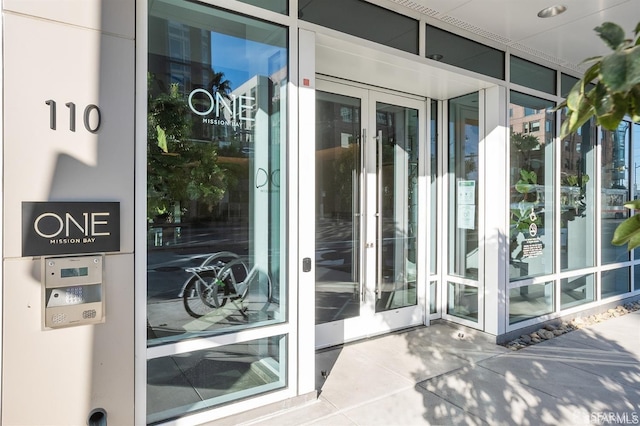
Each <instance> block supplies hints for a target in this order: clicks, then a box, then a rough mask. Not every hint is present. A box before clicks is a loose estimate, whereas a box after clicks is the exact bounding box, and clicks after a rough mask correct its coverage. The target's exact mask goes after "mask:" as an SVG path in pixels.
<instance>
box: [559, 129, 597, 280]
mask: <svg viewBox="0 0 640 426" xmlns="http://www.w3.org/2000/svg"><path fill="white" fill-rule="evenodd" d="M563 120H564V117H563ZM595 141H596V127H595V124H594V122H593V121H590V122H588V123H586V124H585V125H584V126H582V127H581V128H579V129H578V131H577V132H576V133H574V134H572V135H570V136H568V137H567V138H565V139H564V140H562V141H561V144H562V145H561V149H560V208H561V213H560V258H561V269H562V271H567V270H575V269H580V268H585V267H589V266H593V265H594V264H595V234H596V232H595V229H596V228H595V223H596V208H595V204H596V203H595V201H596V200H595V182H596V179H595V169H596V166H595V150H594V147H595Z"/></svg>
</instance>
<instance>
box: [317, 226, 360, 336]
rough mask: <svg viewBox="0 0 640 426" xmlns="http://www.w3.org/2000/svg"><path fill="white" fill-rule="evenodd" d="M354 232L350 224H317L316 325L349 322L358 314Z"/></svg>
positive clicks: (358, 302)
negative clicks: (349, 319) (341, 321)
mask: <svg viewBox="0 0 640 426" xmlns="http://www.w3.org/2000/svg"><path fill="white" fill-rule="evenodd" d="M353 231H354V230H353V224H352V222H350V221H346V220H341V219H335V220H330V219H320V220H318V222H317V228H316V323H317V324H322V323H325V322H330V321H338V320H343V319H346V318H352V317H354V316H358V315H359V314H360V301H359V293H360V290H359V284H358V271H357V265H358V259H357V244H358V243H357V242H355V241H354V239H355V238H354V232H353ZM354 257H356V259H354ZM354 261H355V265H354Z"/></svg>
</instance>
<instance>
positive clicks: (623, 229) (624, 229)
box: [611, 215, 640, 250]
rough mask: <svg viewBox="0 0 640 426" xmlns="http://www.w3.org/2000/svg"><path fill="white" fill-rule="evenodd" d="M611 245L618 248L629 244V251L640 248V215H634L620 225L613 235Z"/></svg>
mask: <svg viewBox="0 0 640 426" xmlns="http://www.w3.org/2000/svg"><path fill="white" fill-rule="evenodd" d="M611 244H614V245H616V246H621V245H624V244H627V248H628V249H629V250H633V249H634V248H636V247H638V246H640V215H633V216H631V217H630V218H628V219H626V220H624V221H623V222H622V223H621V224H620V225H618V227H617V228H616V230H615V232H614V233H613V239H612V240H611Z"/></svg>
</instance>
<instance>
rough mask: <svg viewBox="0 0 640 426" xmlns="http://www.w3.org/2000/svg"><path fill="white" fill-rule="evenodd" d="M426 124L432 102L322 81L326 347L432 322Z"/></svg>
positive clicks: (320, 334) (319, 222)
mask: <svg viewBox="0 0 640 426" xmlns="http://www.w3.org/2000/svg"><path fill="white" fill-rule="evenodd" d="M424 122H425V102H424V100H419V99H412V98H407V97H402V96H397V95H392V94H388V93H381V92H377V91H373V90H367V89H364V88H361V87H353V86H349V85H344V84H339V83H335V82H329V81H322V80H318V85H317V90H316V158H315V161H316V188H315V195H316V222H315V225H316V227H315V246H316V251H315V274H316V283H315V285H316V346H317V347H326V346H331V345H335V344H340V343H343V342H347V341H350V340H355V339H359V338H363V337H368V336H372V335H376V334H381V333H384V332H387V331H391V330H394V329H399V328H403V327H408V326H412V325H417V324H423V323H424V315H425V309H424V296H423V295H424V294H425V291H424V283H423V281H424V278H423V277H424V275H425V274H424V273H422V272H421V271H420V273H419V271H418V269H419V268H418V265H419V262H418V260H419V256H420V255H422V256H424V253H425V251H424V250H422V249H421V247H422V246H424V239H423V238H421V237H420V234H419V232H418V231H419V229H420V230H421V229H422V228H424V225H423V224H422V223H420V222H421V220H422V219H421V216H425V215H424V214H423V215H421V214H419V206H420V202H419V201H420V199H421V198H422V197H423V195H422V193H423V192H425V191H424V190H422V188H423V187H424V186H425V183H424V182H425V181H424V178H423V176H425V171H424V166H423V165H422V164H421V161H422V158H424V154H423V151H424V147H425V144H424V140H425V125H424V124H423V123H424ZM423 205H425V204H423ZM423 264H424V262H421V263H420V265H423ZM420 268H422V266H420Z"/></svg>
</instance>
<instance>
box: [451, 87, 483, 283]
mask: <svg viewBox="0 0 640 426" xmlns="http://www.w3.org/2000/svg"><path fill="white" fill-rule="evenodd" d="M479 130H480V129H479V116H478V93H472V94H470V95H465V96H462V97H459V98H456V99H452V100H450V101H449V152H448V155H449V211H450V212H452V213H451V214H450V215H449V217H450V219H449V238H448V241H449V274H451V275H456V276H459V277H463V278H468V279H472V280H477V279H478V265H479V259H478V223H479V220H478V213H479V209H478V200H479V198H478V189H479V185H480V182H479V178H480V174H479V171H478V152H479V151H478V148H479V143H480V135H479Z"/></svg>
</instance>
